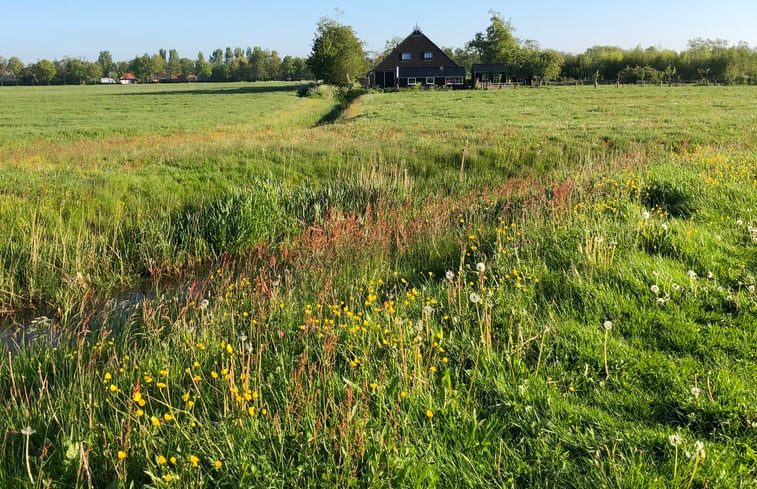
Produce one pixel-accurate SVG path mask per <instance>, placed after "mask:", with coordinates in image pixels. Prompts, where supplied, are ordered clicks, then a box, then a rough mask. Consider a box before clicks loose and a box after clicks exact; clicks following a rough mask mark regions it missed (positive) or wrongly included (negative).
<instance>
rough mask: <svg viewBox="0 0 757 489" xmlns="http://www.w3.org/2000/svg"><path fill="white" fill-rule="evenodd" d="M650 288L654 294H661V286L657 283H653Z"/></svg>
mask: <svg viewBox="0 0 757 489" xmlns="http://www.w3.org/2000/svg"><path fill="white" fill-rule="evenodd" d="M649 290H651V291H652V293H653V294H659V293H660V288H659V287H658V286H657V284H654V285H652V286H651V287H650V288H649Z"/></svg>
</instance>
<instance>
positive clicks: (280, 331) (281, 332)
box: [279, 330, 284, 338]
mask: <svg viewBox="0 0 757 489" xmlns="http://www.w3.org/2000/svg"><path fill="white" fill-rule="evenodd" d="M283 337H284V332H283V331H282V330H279V338H283Z"/></svg>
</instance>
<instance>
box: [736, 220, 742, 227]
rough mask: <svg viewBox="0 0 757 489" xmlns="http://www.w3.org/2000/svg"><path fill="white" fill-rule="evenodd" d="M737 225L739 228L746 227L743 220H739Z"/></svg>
mask: <svg viewBox="0 0 757 489" xmlns="http://www.w3.org/2000/svg"><path fill="white" fill-rule="evenodd" d="M736 225H737V226H743V225H744V221H742V220H741V219H738V220H736Z"/></svg>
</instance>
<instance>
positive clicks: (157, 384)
mask: <svg viewBox="0 0 757 489" xmlns="http://www.w3.org/2000/svg"><path fill="white" fill-rule="evenodd" d="M155 387H157V388H158V389H165V388H166V383H165V382H158V383H156V384H155Z"/></svg>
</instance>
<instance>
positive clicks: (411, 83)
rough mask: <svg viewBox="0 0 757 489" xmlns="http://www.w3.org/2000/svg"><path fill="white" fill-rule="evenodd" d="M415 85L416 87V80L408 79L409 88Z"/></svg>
mask: <svg viewBox="0 0 757 489" xmlns="http://www.w3.org/2000/svg"><path fill="white" fill-rule="evenodd" d="M413 85H415V78H408V79H407V86H408V87H412V86H413Z"/></svg>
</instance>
